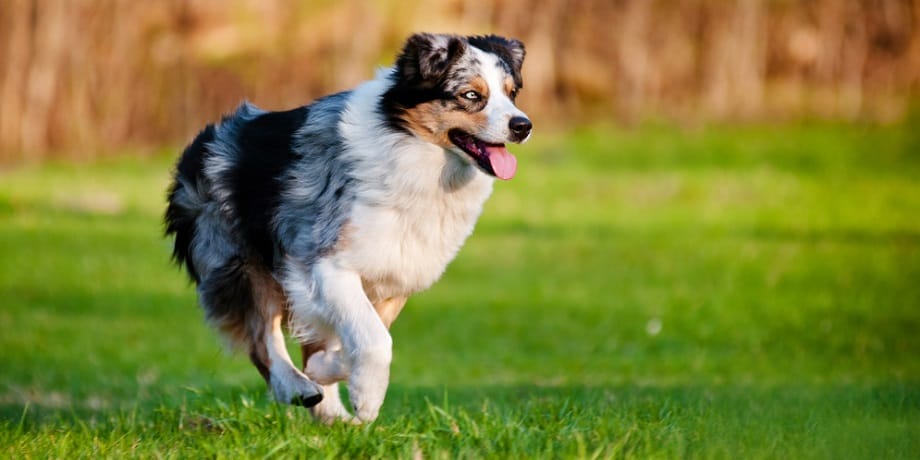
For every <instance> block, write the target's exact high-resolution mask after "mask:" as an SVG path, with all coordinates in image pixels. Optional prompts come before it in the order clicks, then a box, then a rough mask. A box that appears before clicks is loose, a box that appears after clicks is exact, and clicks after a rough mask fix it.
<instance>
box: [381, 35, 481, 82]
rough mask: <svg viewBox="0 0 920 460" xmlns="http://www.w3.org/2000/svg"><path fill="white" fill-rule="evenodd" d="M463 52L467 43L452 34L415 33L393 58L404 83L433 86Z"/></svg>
mask: <svg viewBox="0 0 920 460" xmlns="http://www.w3.org/2000/svg"><path fill="white" fill-rule="evenodd" d="M464 53H466V42H465V41H464V40H463V39H462V38H461V37H457V36H454V35H443V34H425V33H422V34H415V35H413V36H411V37H409V39H408V40H406V45H405V46H404V47H403V51H402V53H401V54H400V55H399V58H397V59H396V69H397V72H399V73H400V76H401V77H402V79H403V80H404V81H409V82H412V83H415V84H420V85H423V86H424V85H425V84H426V83H427V84H434V83H436V82H437V81H438V80H440V79H441V78H442V77H444V75H446V74H447V70H448V69H450V66H451V65H452V64H453V63H454V62H457V59H460V57H461V56H463V54H464Z"/></svg>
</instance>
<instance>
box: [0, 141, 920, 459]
mask: <svg viewBox="0 0 920 460" xmlns="http://www.w3.org/2000/svg"><path fill="white" fill-rule="evenodd" d="M915 128H916V127H911V126H909V125H905V126H894V127H867V126H860V125H823V124H817V125H808V126H775V127H770V126H760V127H732V128H709V129H705V130H700V131H679V130H671V129H666V128H661V127H658V128H656V127H650V128H643V129H639V130H636V131H629V132H624V131H617V130H613V131H612V132H611V131H610V130H606V131H605V130H604V129H602V128H594V129H585V130H583V131H582V132H578V133H574V134H570V135H543V136H539V135H538V136H537V137H536V139H535V140H534V141H533V142H532V143H531V144H529V145H527V146H524V147H521V148H517V149H516V151H517V152H518V153H519V155H518V157H519V160H520V170H519V174H518V177H516V178H515V179H514V180H513V181H511V182H507V183H498V184H496V191H495V194H494V196H493V198H492V199H491V201H490V202H489V203H488V205H487V207H486V210H485V212H484V215H483V218H482V220H481V221H480V224H479V226H478V228H477V229H476V232H475V233H474V235H473V237H472V238H471V239H470V240H469V242H468V243H467V245H466V247H465V248H464V249H463V250H462V251H461V253H460V256H459V257H458V258H457V260H456V261H455V262H454V263H453V264H452V265H451V266H450V268H449V269H448V271H447V273H446V274H445V276H444V277H443V279H442V280H441V281H440V282H439V283H438V284H436V285H435V286H434V287H433V288H432V289H431V290H429V291H428V292H425V293H422V294H420V295H418V296H416V297H414V298H413V299H411V300H410V302H409V305H408V307H407V309H406V310H405V311H404V313H403V315H402V316H401V317H400V319H399V320H398V321H397V322H396V323H395V325H394V327H393V335H394V342H395V350H394V355H395V359H394V362H393V368H392V383H391V387H390V391H389V393H388V396H387V401H386V403H385V404H384V407H383V410H382V413H381V417H380V419H379V420H378V421H377V422H376V423H374V424H372V425H369V426H333V427H326V426H321V425H317V424H314V423H312V422H311V421H310V419H309V416H308V414H307V413H306V411H304V410H302V409H299V408H289V407H283V406H278V405H275V404H273V403H272V402H270V398H269V397H268V396H267V394H266V390H265V388H264V384H263V383H262V381H261V378H260V377H259V376H258V374H257V373H256V371H255V370H254V369H252V368H251V367H250V365H249V364H248V362H247V360H246V359H245V358H244V357H242V356H236V355H232V354H228V353H226V352H225V351H223V349H222V347H221V345H220V342H219V340H218V339H217V337H216V336H215V334H214V333H213V332H212V331H210V330H208V329H207V328H206V327H205V325H204V324H203V322H202V321H201V316H202V315H201V312H200V311H199V310H198V309H197V308H196V306H195V297H194V290H193V288H192V287H191V286H190V285H189V284H188V282H187V281H186V280H185V278H184V275H183V273H182V272H181V271H179V270H178V269H176V268H175V267H172V266H171V265H170V264H169V263H168V254H169V251H170V247H169V246H170V243H169V242H168V241H166V240H165V239H163V238H162V237H161V233H162V227H161V224H160V215H161V212H162V208H163V198H164V189H165V186H166V182H167V180H168V171H169V169H170V165H171V161H172V160H171V159H168V158H165V157H159V158H155V159H141V160H139V159H130V160H129V159H120V160H109V161H104V162H97V163H92V164H84V165H68V164H52V165H45V166H41V167H30V168H25V169H17V170H12V171H7V172H4V173H0V454H2V455H4V456H8V457H14V458H45V457H56V458H72V457H94V458H95V457H119V458H120V457H128V456H136V457H173V458H188V457H199V456H207V457H222V458H237V457H240V456H244V457H272V456H303V457H311V458H312V457H345V458H353V457H358V458H364V457H385V458H390V457H413V456H416V455H418V454H421V455H422V456H424V457H447V458H455V457H473V458H477V457H512V458H529V457H592V458H593V457H601V458H607V457H614V458H675V457H678V458H684V457H695V458H711V457H715V458H917V457H918V456H920V182H918V178H920V135H918V133H917V131H916V129H915Z"/></svg>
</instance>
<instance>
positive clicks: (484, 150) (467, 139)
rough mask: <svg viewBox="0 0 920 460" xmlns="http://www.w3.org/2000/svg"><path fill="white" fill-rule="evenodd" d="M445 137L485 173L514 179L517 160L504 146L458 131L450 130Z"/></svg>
mask: <svg viewBox="0 0 920 460" xmlns="http://www.w3.org/2000/svg"><path fill="white" fill-rule="evenodd" d="M447 137H448V138H450V141H451V142H453V143H454V145H456V146H457V147H459V148H460V150H463V151H464V152H466V154H467V155H469V156H470V157H472V158H473V160H476V164H477V165H479V167H480V168H482V170H483V171H485V172H486V173H488V174H491V175H493V176H495V177H497V178H499V179H505V180H508V179H511V178H512V177H514V173H515V172H516V171H517V158H515V157H514V155H512V154H511V153H510V152H508V149H506V148H505V144H492V143H489V142H485V141H483V140H481V139H477V138H476V137H475V136H473V135H472V134H469V133H466V132H463V131H461V130H459V129H452V130H451V131H450V132H448V133H447Z"/></svg>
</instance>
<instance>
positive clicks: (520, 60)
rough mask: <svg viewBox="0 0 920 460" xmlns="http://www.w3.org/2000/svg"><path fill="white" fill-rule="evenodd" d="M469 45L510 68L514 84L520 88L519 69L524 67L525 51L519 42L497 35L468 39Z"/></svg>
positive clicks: (521, 82)
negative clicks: (500, 60) (503, 62)
mask: <svg viewBox="0 0 920 460" xmlns="http://www.w3.org/2000/svg"><path fill="white" fill-rule="evenodd" d="M467 40H468V41H469V43H470V45H473V46H475V47H476V48H479V49H481V50H483V51H486V52H489V53H492V54H494V55H496V56H498V57H500V58H501V59H502V60H503V61H505V63H506V64H508V67H510V68H511V76H512V77H513V78H514V84H515V85H517V86H518V87H521V86H522V84H523V79H522V78H521V67H523V65H524V56H525V55H526V54H527V51H526V50H525V49H524V44H523V43H522V42H521V41H520V40H516V39H513V38H505V37H499V36H498V35H477V36H474V37H468V38H467Z"/></svg>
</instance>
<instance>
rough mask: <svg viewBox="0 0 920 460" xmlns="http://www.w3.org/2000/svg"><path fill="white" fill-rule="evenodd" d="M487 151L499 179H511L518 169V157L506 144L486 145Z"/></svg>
mask: <svg viewBox="0 0 920 460" xmlns="http://www.w3.org/2000/svg"><path fill="white" fill-rule="evenodd" d="M486 153H487V154H488V155H489V163H491V164H492V170H493V171H495V175H496V176H498V178H499V179H505V180H508V179H511V178H512V177H514V173H515V172H516V171H517V158H515V157H514V155H512V154H511V153H510V152H508V149H506V148H505V146H504V145H489V146H486Z"/></svg>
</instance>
